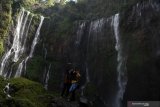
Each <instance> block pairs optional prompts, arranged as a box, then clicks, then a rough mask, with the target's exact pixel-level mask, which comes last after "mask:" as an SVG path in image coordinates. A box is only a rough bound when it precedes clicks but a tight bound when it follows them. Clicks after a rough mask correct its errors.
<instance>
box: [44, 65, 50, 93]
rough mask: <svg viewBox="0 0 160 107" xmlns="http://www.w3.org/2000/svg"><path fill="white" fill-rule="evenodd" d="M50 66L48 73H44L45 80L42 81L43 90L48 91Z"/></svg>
mask: <svg viewBox="0 0 160 107" xmlns="http://www.w3.org/2000/svg"><path fill="white" fill-rule="evenodd" d="M50 69H51V64H50V65H49V68H48V71H47V72H46V73H45V80H44V88H45V89H46V90H47V89H48V81H49V77H50V76H49V74H50Z"/></svg>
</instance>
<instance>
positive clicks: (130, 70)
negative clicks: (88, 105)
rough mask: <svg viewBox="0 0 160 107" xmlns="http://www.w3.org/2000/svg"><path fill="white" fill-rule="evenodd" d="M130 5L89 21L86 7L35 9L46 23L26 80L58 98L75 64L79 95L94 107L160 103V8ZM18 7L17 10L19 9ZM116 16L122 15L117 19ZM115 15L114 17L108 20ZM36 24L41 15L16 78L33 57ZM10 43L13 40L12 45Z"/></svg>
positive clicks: (144, 1)
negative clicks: (68, 69) (78, 72)
mask: <svg viewBox="0 0 160 107" xmlns="http://www.w3.org/2000/svg"><path fill="white" fill-rule="evenodd" d="M35 2H36V1H35ZM102 2H103V0H100V1H99V2H97V5H98V4H101V3H102ZM108 2H109V1H105V2H104V3H108ZM134 2H135V1H134ZM88 3H89V0H88ZM127 3H130V4H129V6H126V5H124V4H123V3H119V2H117V4H115V5H119V6H120V7H118V8H116V9H115V11H112V12H111V11H108V12H109V13H108V12H107V11H104V13H105V14H103V12H102V13H97V14H99V15H97V16H98V17H95V16H94V15H95V14H94V15H91V14H89V13H88V14H87V15H86V13H87V12H88V11H89V12H91V10H89V9H87V12H86V11H85V10H84V9H83V8H84V7H85V5H84V2H81V4H79V5H78V4H75V3H74V2H69V3H68V4H66V6H61V5H59V4H55V6H53V7H48V8H46V7H45V6H44V7H43V5H40V4H37V5H38V6H37V5H32V8H30V9H31V11H32V12H34V13H41V14H43V15H44V16H45V19H44V22H43V25H42V27H41V30H40V38H39V40H38V43H37V45H36V47H35V51H34V54H33V57H32V58H30V59H29V60H28V63H27V66H26V75H23V76H24V77H27V78H29V79H31V80H35V81H39V82H41V83H43V84H44V85H45V86H47V88H48V89H49V90H52V91H56V92H57V91H60V89H61V84H62V80H63V73H64V71H65V65H66V64H67V63H70V62H71V63H72V64H73V66H74V67H79V68H80V70H81V75H82V79H81V81H80V86H81V89H80V93H81V95H84V96H87V98H88V99H89V100H91V101H92V102H93V104H94V105H95V106H98V105H99V104H102V105H101V106H109V107H117V104H118V105H120V103H119V102H120V101H122V100H123V102H124V104H125V103H126V102H127V101H129V100H159V98H160V96H159V94H160V93H159V88H160V87H159V85H158V84H159V82H160V79H159V78H158V77H159V75H160V73H159V69H160V68H159V65H160V42H159V39H160V36H159V34H160V31H159V30H158V29H159V27H160V15H159V11H160V8H159V7H160V2H159V1H158V0H141V1H139V2H137V4H134V3H133V1H132V0H131V1H128V2H126V4H127ZM111 4H112V2H111ZM120 4H121V5H120ZM122 4H123V5H122ZM17 5H18V7H16V9H17V8H19V6H20V5H19V4H17ZM104 5H105V4H104ZM108 5H109V4H108ZM35 6H37V7H36V8H34V7H35ZM90 6H91V7H92V6H93V7H94V5H90ZM106 6H107V4H106ZM122 6H126V7H125V8H122ZM102 7H104V8H105V6H102ZM13 8H14V6H13ZM112 8H114V6H113V7H112ZM16 9H15V8H14V9H13V10H14V11H15V10H16ZM101 9H102V10H103V8H100V10H101ZM108 9H109V10H110V8H108ZM80 10H81V11H80ZM98 10H99V9H98V8H97V10H96V9H95V10H93V11H92V12H91V13H92V14H93V13H96V11H98ZM118 10H122V11H119V13H118V14H117V13H116V12H118ZM10 11H11V10H10ZM77 12H78V13H77ZM113 13H116V14H115V15H112V16H110V17H108V16H109V15H111V14H113ZM102 14H103V15H102ZM9 15H10V14H9ZM30 17H31V16H30ZM99 17H100V18H99ZM15 23H16V22H15ZM28 23H29V21H28ZM38 24H39V15H38V16H37V15H36V17H35V19H34V20H33V24H31V27H30V28H31V30H30V31H29V37H28V39H27V40H28V42H27V49H26V50H27V51H26V52H25V53H24V54H23V55H22V57H21V58H20V61H18V62H16V63H14V64H13V66H14V67H13V71H15V72H16V70H17V67H18V65H20V62H21V61H22V60H23V59H24V58H25V57H26V56H27V55H28V54H29V52H30V49H31V47H30V44H31V43H32V40H33V38H34V36H33V35H34V34H35V32H36V29H37V28H38ZM8 26H9V25H8ZM5 27H6V26H5ZM1 28H2V27H1ZM12 39H13V35H12V36H11V39H10V41H12ZM11 43H12V42H11ZM7 45H8V46H9V47H10V45H9V44H7ZM2 47H3V46H2ZM10 66H11V65H10ZM22 70H24V68H23V69H22ZM8 71H10V70H8ZM13 74H14V73H13ZM126 83H127V85H126ZM124 91H125V92H124ZM123 95H124V98H123V97H122V96H123ZM97 102H98V103H97ZM97 104H98V105H97Z"/></svg>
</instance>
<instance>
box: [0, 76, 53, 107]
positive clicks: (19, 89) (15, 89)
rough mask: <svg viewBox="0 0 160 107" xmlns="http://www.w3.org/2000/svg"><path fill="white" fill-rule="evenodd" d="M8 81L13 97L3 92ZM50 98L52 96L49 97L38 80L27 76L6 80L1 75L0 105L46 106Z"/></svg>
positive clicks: (13, 106)
mask: <svg viewBox="0 0 160 107" xmlns="http://www.w3.org/2000/svg"><path fill="white" fill-rule="evenodd" d="M8 82H9V83H10V84H11V85H10V90H11V91H10V95H11V96H12V97H11V98H8V97H7V96H6V95H5V94H4V92H3V89H4V87H5V85H6V84H7V83H8ZM50 96H52V95H50ZM49 98H51V97H48V94H47V92H46V91H45V89H44V88H43V86H42V85H41V84H39V83H37V82H33V81H30V80H28V79H25V78H14V79H9V80H5V79H4V78H3V77H0V106H2V107H8V106H11V107H46V106H47V105H48V104H49V103H50V100H51V99H49Z"/></svg>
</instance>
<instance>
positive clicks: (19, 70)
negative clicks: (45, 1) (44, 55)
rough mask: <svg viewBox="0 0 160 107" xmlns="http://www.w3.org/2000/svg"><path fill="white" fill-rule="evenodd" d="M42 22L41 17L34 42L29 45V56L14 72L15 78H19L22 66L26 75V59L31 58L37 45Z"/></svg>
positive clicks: (42, 18)
mask: <svg viewBox="0 0 160 107" xmlns="http://www.w3.org/2000/svg"><path fill="white" fill-rule="evenodd" d="M43 21H44V17H43V16H41V21H40V24H39V26H38V29H37V31H36V34H35V37H34V40H33V42H32V45H31V51H30V54H29V56H27V57H26V58H25V59H24V60H23V61H22V62H21V63H20V64H19V67H18V69H17V72H16V75H15V77H17V76H18V77H19V76H21V75H22V70H23V65H24V66H25V71H24V74H25V73H26V64H27V61H28V59H29V58H32V57H33V52H34V49H35V46H36V44H37V42H38V39H39V34H40V30H41V27H42V24H43Z"/></svg>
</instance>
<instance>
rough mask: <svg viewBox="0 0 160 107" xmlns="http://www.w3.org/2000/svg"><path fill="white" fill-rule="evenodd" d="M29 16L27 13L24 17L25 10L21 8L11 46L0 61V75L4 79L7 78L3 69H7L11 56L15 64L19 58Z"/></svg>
mask: <svg viewBox="0 0 160 107" xmlns="http://www.w3.org/2000/svg"><path fill="white" fill-rule="evenodd" d="M29 14H30V12H27V14H26V16H25V9H24V8H22V10H21V12H20V14H19V16H18V21H17V26H16V29H15V32H14V39H13V44H12V46H11V48H10V49H9V51H7V52H6V54H5V55H4V56H3V57H2V60H1V66H0V75H3V76H4V77H6V76H7V71H4V69H5V67H7V65H8V63H9V61H8V60H9V59H10V58H11V56H13V55H14V56H13V59H12V61H13V62H17V61H18V60H19V58H20V56H21V49H22V44H23V43H22V39H21V37H22V36H23V34H24V29H25V27H26V23H27V20H28V16H29ZM24 16H25V17H24Z"/></svg>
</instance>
